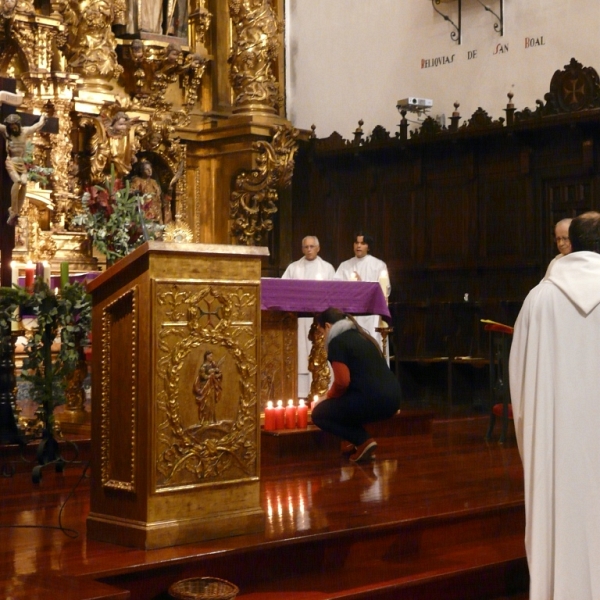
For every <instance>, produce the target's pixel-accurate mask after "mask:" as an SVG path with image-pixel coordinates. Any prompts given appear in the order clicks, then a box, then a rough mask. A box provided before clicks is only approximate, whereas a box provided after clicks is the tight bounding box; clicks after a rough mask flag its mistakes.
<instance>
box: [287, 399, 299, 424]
mask: <svg viewBox="0 0 600 600" xmlns="http://www.w3.org/2000/svg"><path fill="white" fill-rule="evenodd" d="M285 428H286V429H296V407H295V406H294V401H293V400H288V405H287V406H286V407H285Z"/></svg>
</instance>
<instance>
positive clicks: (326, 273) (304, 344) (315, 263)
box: [281, 235, 335, 398]
mask: <svg viewBox="0 0 600 600" xmlns="http://www.w3.org/2000/svg"><path fill="white" fill-rule="evenodd" d="M320 249H321V246H320V245H319V240H318V238H317V237H316V236H314V235H307V236H306V237H305V238H304V239H303V240H302V253H303V254H304V256H303V257H302V258H301V259H299V260H296V261H294V262H293V263H291V264H290V265H289V266H288V268H287V269H286V270H285V273H284V274H283V275H282V276H281V278H282V279H310V280H313V281H314V280H322V281H325V280H330V279H333V276H334V275H335V269H334V268H333V265H331V264H329V263H328V262H327V261H324V260H323V259H322V258H321V257H320V256H319V255H318V254H319V250H320ZM312 322H313V319H312V318H311V317H300V318H299V319H298V398H308V396H309V395H310V384H311V380H312V375H311V373H310V371H309V370H308V357H309V355H310V351H311V348H312V342H311V341H310V340H309V339H308V333H309V331H310V326H311V325H312Z"/></svg>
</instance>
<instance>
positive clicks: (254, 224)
mask: <svg viewBox="0 0 600 600" xmlns="http://www.w3.org/2000/svg"><path fill="white" fill-rule="evenodd" d="M297 137H298V130H297V129H294V128H293V127H283V126H278V127H276V128H275V134H274V135H273V139H272V141H271V142H265V141H259V142H255V143H254V145H253V148H254V150H255V151H256V152H257V153H258V157H257V159H256V162H257V168H256V169H254V170H252V171H242V173H240V174H239V175H238V176H237V177H236V180H235V187H234V190H233V192H232V194H231V209H230V217H231V219H232V225H231V233H232V235H233V236H234V237H235V238H236V239H237V240H238V241H239V243H241V244H245V245H247V246H251V245H260V243H261V242H262V241H263V239H264V237H265V235H266V233H267V232H269V231H271V230H272V229H273V220H272V218H271V215H273V214H274V213H276V212H277V206H276V202H277V201H278V200H279V196H278V192H277V190H278V188H285V187H287V186H288V185H289V184H290V181H291V178H292V174H293V171H294V155H295V153H296V150H297V148H298V144H297V141H296V139H297Z"/></svg>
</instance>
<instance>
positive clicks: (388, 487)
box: [0, 418, 527, 600]
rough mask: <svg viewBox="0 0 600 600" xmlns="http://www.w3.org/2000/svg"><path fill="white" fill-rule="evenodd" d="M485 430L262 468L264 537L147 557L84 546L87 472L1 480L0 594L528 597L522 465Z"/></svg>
mask: <svg viewBox="0 0 600 600" xmlns="http://www.w3.org/2000/svg"><path fill="white" fill-rule="evenodd" d="M486 429H487V418H479V419H466V420H464V421H460V422H454V421H443V422H439V421H438V422H434V423H433V427H432V431H431V433H430V434H421V435H407V436H396V437H387V438H386V437H381V438H380V439H378V441H379V448H378V452H377V457H376V459H375V460H373V461H372V462H371V463H367V464H366V465H354V464H352V463H349V462H348V461H347V460H345V459H343V458H342V457H341V456H340V455H339V453H338V454H335V455H333V456H321V457H318V458H315V459H313V460H304V461H300V462H294V463H290V464H278V463H265V464H264V465H263V467H262V472H261V492H260V493H261V505H262V507H263V509H264V511H265V530H264V532H261V533H257V534H252V535H244V536H237V537H231V538H224V539H219V540H208V541H205V542H201V543H194V544H188V545H182V546H175V547H169V548H162V549H157V550H152V551H143V550H140V549H133V548H126V547H121V546H116V545H113V544H108V543H100V542H95V541H94V540H90V539H87V537H86V532H85V519H86V517H87V514H88V512H89V480H88V478H87V476H86V475H85V474H84V473H82V470H81V469H80V470H79V471H78V469H75V468H69V469H66V470H65V471H64V472H63V473H55V472H53V471H50V472H49V473H48V474H47V475H44V478H43V480H42V481H41V482H40V484H39V485H32V483H31V481H30V479H29V478H28V476H27V474H17V475H15V476H14V477H12V478H1V479H0V501H1V508H2V511H1V512H0V514H1V517H0V526H2V537H3V552H0V597H6V598H14V599H15V600H21V599H23V600H24V599H25V598H27V599H30V598H32V597H45V596H48V594H43V593H42V592H41V591H39V590H43V589H44V585H48V586H49V587H51V588H52V591H53V593H52V594H51V595H52V597H54V596H57V597H62V598H64V599H65V600H92V599H94V600H101V599H103V600H104V599H111V598H118V599H119V600H121V599H123V600H124V598H126V597H127V595H129V598H131V600H158V599H159V598H160V599H165V600H166V598H167V597H168V596H167V590H168V588H169V586H170V585H171V584H173V583H174V582H176V581H179V580H181V579H185V578H188V577H199V576H215V577H222V578H224V579H228V580H230V581H232V582H233V583H235V584H236V585H238V586H239V587H240V589H241V593H240V596H239V598H246V599H247V598H255V599H256V598H264V599H265V600H269V599H271V600H278V599H280V598H286V599H287V600H297V599H300V598H306V599H308V600H311V599H314V600H317V599H319V600H322V599H323V598H384V599H387V598H390V599H391V598H395V599H396V598H397V599H400V600H402V599H406V600H408V599H409V598H410V599H411V600H420V599H423V600H425V598H427V599H428V600H429V599H432V598H435V599H438V598H439V599H440V600H443V599H445V598H448V599H451V600H452V599H454V598H456V599H458V598H461V600H490V599H496V600H500V599H501V598H502V599H503V600H505V599H506V598H510V599H511V600H512V597H513V596H514V595H515V594H523V593H526V590H527V583H526V574H527V570H526V562H525V552H524V548H523V537H524V510H523V481H522V467H521V464H520V460H519V457H518V452H517V449H516V446H515V445H514V443H513V442H510V443H507V444H506V445H505V446H499V445H498V444H486V443H485V440H484V436H485V431H486ZM67 499H68V502H67V504H66V506H65V507H64V509H63V508H61V507H62V506H63V503H64V502H65V500H67ZM59 521H61V522H62V526H63V527H65V528H67V530H68V532H67V531H66V532H65V533H69V535H66V534H65V533H63V532H61V531H60V530H59V529H58V527H57V524H58V523H59ZM11 524H13V526H14V528H11ZM36 527H43V529H36ZM46 576H48V577H46ZM93 582H97V583H98V584H102V585H104V586H108V587H104V588H97V589H92V588H89V589H86V586H88V585H91V584H92V583H93ZM7 590H9V591H10V592H11V594H12V595H11V594H9V593H8V592H7ZM14 590H17V591H16V592H14ZM465 590H467V593H468V594H470V595H468V596H465V595H464V594H465ZM29 592H31V593H29ZM453 594H454V595H453ZM461 594H462V595H461ZM525 598H526V596H525ZM515 600H524V599H523V598H522V597H518V596H515Z"/></svg>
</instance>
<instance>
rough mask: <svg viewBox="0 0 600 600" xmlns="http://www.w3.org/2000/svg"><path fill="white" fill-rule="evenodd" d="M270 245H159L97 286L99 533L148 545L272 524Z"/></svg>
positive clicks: (144, 249) (95, 509)
mask: <svg viewBox="0 0 600 600" xmlns="http://www.w3.org/2000/svg"><path fill="white" fill-rule="evenodd" d="M267 253H268V252H267V250H266V249H265V248H259V247H243V246H226V245H207V244H169V243H163V242H147V243H145V244H144V245H143V246H141V247H140V248H138V249H137V250H136V251H135V252H133V253H132V254H130V255H129V256H128V257H126V258H124V259H122V260H121V261H119V262H118V263H117V264H116V265H114V266H112V267H110V268H109V269H108V270H107V271H106V272H104V273H103V274H102V275H100V276H99V277H98V278H96V279H95V280H94V281H93V282H92V283H91V284H90V285H89V289H90V291H91V293H92V298H93V334H92V344H93V353H92V361H93V364H92V378H93V385H92V390H93V401H92V456H93V460H92V478H91V501H90V514H89V516H88V519H87V532H88V536H89V537H90V538H92V539H95V540H100V541H105V542H112V543H116V544H121V545H126V546H134V547H138V548H145V549H150V548H159V547H164V546H171V545H176V544H183V543H188V542H193V541H198V540H204V539H211V538H219V537H226V536H232V535H240V534H245V533H251V532H256V531H260V530H262V529H263V527H264V513H263V510H262V508H261V505H260V498H259V485H260V482H259V467H260V405H259V390H260V381H259V374H260V343H259V337H260V322H261V321H260V317H261V311H260V272H261V257H264V256H266V255H267Z"/></svg>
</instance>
